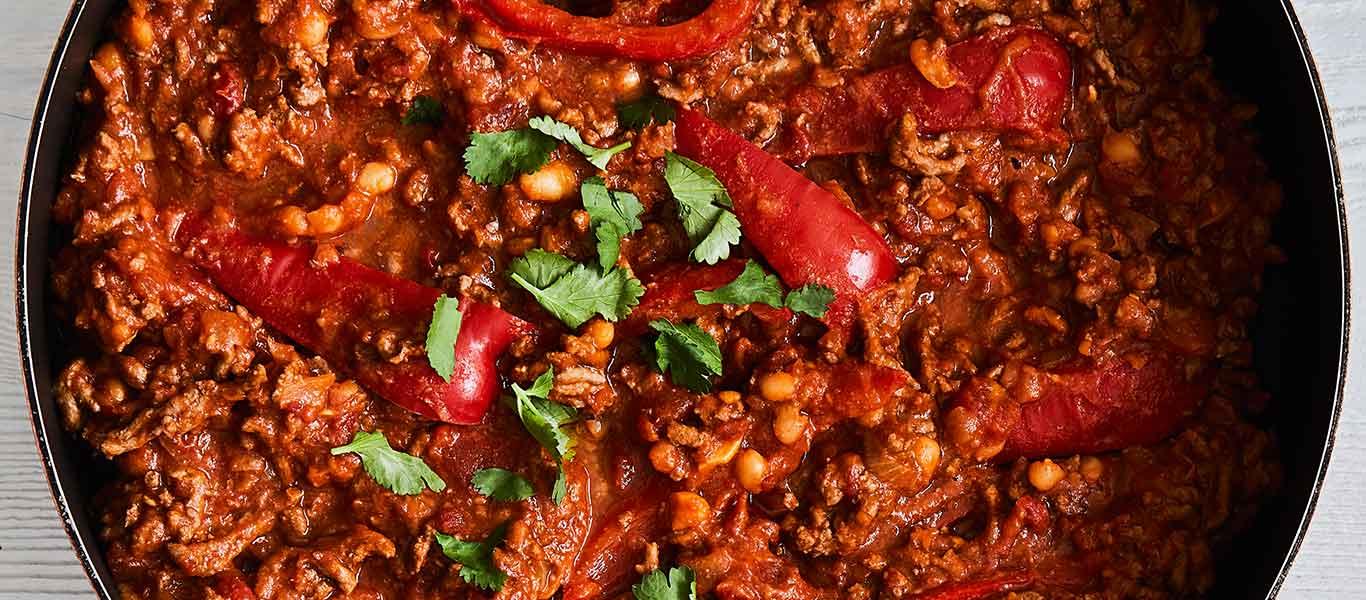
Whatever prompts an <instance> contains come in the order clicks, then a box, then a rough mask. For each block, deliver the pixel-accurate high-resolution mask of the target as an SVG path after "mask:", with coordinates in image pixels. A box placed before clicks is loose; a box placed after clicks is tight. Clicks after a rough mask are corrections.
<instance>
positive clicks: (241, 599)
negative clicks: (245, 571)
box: [213, 569, 256, 600]
mask: <svg viewBox="0 0 1366 600" xmlns="http://www.w3.org/2000/svg"><path fill="white" fill-rule="evenodd" d="M213 591H215V592H217V593H218V595H219V596H221V597H223V598H225V599H226V600H256V592H254V591H252V589H251V587H250V586H248V585H247V581H246V580H245V579H243V578H242V573H241V572H239V571H238V570H237V569H230V570H227V571H223V572H221V573H219V574H217V575H215V576H214V578H213Z"/></svg>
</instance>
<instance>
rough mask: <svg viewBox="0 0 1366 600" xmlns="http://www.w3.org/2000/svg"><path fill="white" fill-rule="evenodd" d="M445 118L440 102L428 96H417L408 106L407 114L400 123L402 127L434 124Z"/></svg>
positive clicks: (444, 111)
mask: <svg viewBox="0 0 1366 600" xmlns="http://www.w3.org/2000/svg"><path fill="white" fill-rule="evenodd" d="M445 116H446V110H445V109H444V108H443V107H442V106H441V102H439V101H437V100H436V99H435V98H432V97H430V96H418V97H416V98H413V103H412V104H410V105H408V112H407V113H406V114H404V115H403V119H402V121H400V122H401V123H403V124H404V125H417V124H418V123H433V124H435V123H440V122H441V120H442V119H444V118H445Z"/></svg>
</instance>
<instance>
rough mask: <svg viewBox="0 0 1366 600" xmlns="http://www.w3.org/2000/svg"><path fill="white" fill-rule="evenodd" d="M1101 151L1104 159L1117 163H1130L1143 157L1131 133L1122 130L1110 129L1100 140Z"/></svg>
mask: <svg viewBox="0 0 1366 600" xmlns="http://www.w3.org/2000/svg"><path fill="white" fill-rule="evenodd" d="M1100 150H1101V153H1102V154H1104V155H1105V160H1107V161H1110V162H1112V163H1116V164H1119V165H1132V164H1135V163H1137V162H1139V161H1140V160H1142V159H1143V152H1142V151H1141V150H1139V148H1138V142H1136V141H1134V138H1133V136H1132V135H1130V134H1128V133H1125V132H1122V131H1111V132H1110V133H1107V134H1105V139H1104V140H1102V141H1101V145H1100Z"/></svg>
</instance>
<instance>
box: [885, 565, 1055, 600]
mask: <svg viewBox="0 0 1366 600" xmlns="http://www.w3.org/2000/svg"><path fill="white" fill-rule="evenodd" d="M1033 582H1034V577H1033V576H1032V575H1030V574H1029V573H1025V572H1017V573H1006V574H1002V575H998V576H996V577H992V578H991V579H982V580H978V581H963V582H958V583H946V584H944V585H941V586H939V587H937V588H934V589H931V590H927V591H924V592H921V593H919V594H916V595H914V596H911V600H983V599H985V598H991V597H992V596H995V595H997V594H1004V593H1006V592H1009V591H1011V590H1018V589H1023V588H1025V587H1026V586H1028V585H1030V584H1032V583H1033Z"/></svg>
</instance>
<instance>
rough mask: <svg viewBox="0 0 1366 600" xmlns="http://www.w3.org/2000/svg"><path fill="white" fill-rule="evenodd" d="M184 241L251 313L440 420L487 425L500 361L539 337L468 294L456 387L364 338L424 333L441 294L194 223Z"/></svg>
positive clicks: (355, 265)
mask: <svg viewBox="0 0 1366 600" xmlns="http://www.w3.org/2000/svg"><path fill="white" fill-rule="evenodd" d="M177 237H178V238H179V239H180V240H181V242H182V245H183V246H185V247H187V248H190V247H193V248H194V249H195V250H196V252H195V261H196V263H197V264H198V265H199V267H200V268H201V269H203V270H204V271H205V272H207V273H208V275H209V278H210V279H212V280H213V282H214V284H215V285H217V286H218V287H219V288H221V289H222V290H223V291H224V292H225V293H227V295H228V296H230V297H232V298H233V299H234V300H236V301H237V302H239V303H241V304H242V305H243V306H245V307H246V308H247V309H248V310H250V311H251V312H253V313H255V314H256V315H257V316H260V317H261V318H262V319H264V320H265V321H266V322H267V323H269V324H270V325H271V326H273V327H275V328H276V329H278V330H279V331H280V332H282V333H284V334H285V335H286V336H289V337H290V338H291V339H293V340H294V341H295V342H297V343H299V344H301V345H303V346H304V347H306V348H308V349H310V350H312V351H314V352H316V353H318V354H319V355H320V356H322V357H323V358H325V359H327V360H328V361H329V362H331V363H332V364H333V365H334V366H337V367H339V368H340V369H342V370H344V371H345V372H348V373H350V374H351V375H352V376H353V377H355V378H356V381H358V382H360V383H361V384H362V385H364V386H366V387H367V388H369V389H370V390H372V391H374V392H376V393H378V394H379V395H380V396H382V397H383V398H384V399H386V400H388V401H390V402H393V403H394V404H397V405H399V406H402V407H403V408H406V409H408V410H411V411H413V412H416V413H419V414H422V415H425V416H428V417H431V418H434V419H438V420H441V421H446V422H449V423H457V424H462V425H469V424H474V423H478V422H479V421H480V420H481V419H482V418H483V416H484V412H485V411H486V410H487V409H488V407H489V404H490V403H492V402H493V399H494V398H495V397H496V396H497V395H498V389H499V379H498V369H497V365H496V364H495V363H496V361H497V360H498V356H499V355H500V354H502V353H503V351H504V350H506V349H507V347H508V345H509V344H511V343H512V340H514V339H516V338H517V337H518V336H522V335H528V334H530V333H532V332H533V331H534V329H533V327H532V326H531V325H529V324H527V323H526V322H524V321H522V320H520V319H518V318H516V317H514V316H512V315H510V314H508V313H506V312H504V311H503V310H502V309H500V308H498V307H496V306H493V305H491V304H485V303H482V302H475V301H472V300H470V299H469V298H461V300H460V311H461V313H462V315H463V318H462V319H461V327H460V335H459V337H458V338H457V339H456V342H455V371H454V373H453V374H452V376H451V381H450V383H447V382H446V381H443V380H442V379H441V376H439V375H437V374H436V371H434V370H432V368H431V366H430V365H428V364H427V361H426V358H425V356H421V355H419V356H411V357H408V358H406V359H405V360H403V361H402V362H398V363H393V362H389V361H387V360H384V359H381V358H377V357H373V351H370V350H368V349H366V348H364V347H363V344H362V342H361V340H360V339H359V337H360V336H361V335H365V334H368V333H374V332H375V331H379V330H380V329H397V330H400V331H404V330H407V331H425V330H426V326H427V324H428V323H430V322H431V318H432V307H433V305H434V304H435V303H436V299H437V297H438V296H440V295H441V290H438V289H436V288H431V287H427V286H424V285H420V284H417V283H414V282H412V281H408V280H406V279H401V278H398V277H395V276H393V275H390V274H388V273H385V272H383V271H380V270H377V269H372V268H370V267H367V266H365V265H363V264H361V263H359V262H356V261H354V260H351V259H349V258H341V259H340V260H338V261H336V262H333V263H331V264H328V265H326V266H323V267H317V266H314V265H313V264H312V263H311V262H310V261H311V259H312V258H313V250H312V249H311V248H303V247H295V246H289V245H286V244H283V243H280V242H276V241H269V240H262V239H256V238H252V237H248V236H247V235H245V234H242V233H241V232H238V231H236V230H235V229H231V228H212V229H211V228H209V227H208V226H207V225H205V224H204V223H202V222H200V221H198V220H194V219H192V220H190V221H188V222H187V223H185V224H184V225H182V226H181V228H180V231H179V234H178V236H177ZM415 328H416V329H415Z"/></svg>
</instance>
